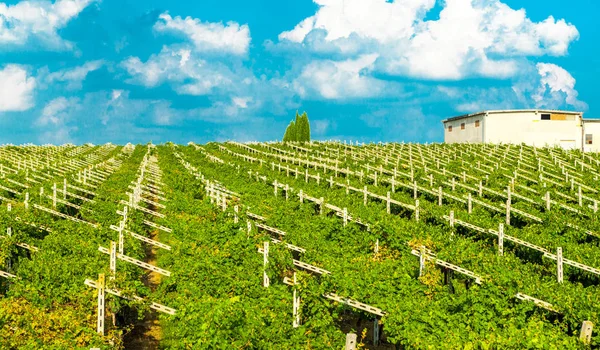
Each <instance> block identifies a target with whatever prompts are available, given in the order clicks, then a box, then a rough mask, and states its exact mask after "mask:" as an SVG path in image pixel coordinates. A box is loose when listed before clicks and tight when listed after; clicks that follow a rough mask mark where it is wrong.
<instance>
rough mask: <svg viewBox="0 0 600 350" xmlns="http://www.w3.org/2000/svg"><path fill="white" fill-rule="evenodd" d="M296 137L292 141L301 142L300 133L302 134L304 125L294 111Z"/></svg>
mask: <svg viewBox="0 0 600 350" xmlns="http://www.w3.org/2000/svg"><path fill="white" fill-rule="evenodd" d="M295 124H296V136H295V138H294V140H293V141H302V133H303V130H302V129H303V128H304V125H303V124H302V117H301V116H300V114H298V111H296V121H295Z"/></svg>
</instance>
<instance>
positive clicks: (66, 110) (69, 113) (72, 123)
mask: <svg viewBox="0 0 600 350" xmlns="http://www.w3.org/2000/svg"><path fill="white" fill-rule="evenodd" d="M81 111H82V106H81V104H80V101H79V99H78V98H76V97H69V98H67V97H63V96H60V97H57V98H54V99H52V100H50V101H49V102H48V103H46V105H45V106H44V109H43V110H42V114H41V115H40V116H39V118H38V119H37V121H36V123H35V126H36V127H38V128H40V129H43V131H42V132H41V133H40V135H39V140H38V141H39V142H41V143H52V144H64V143H69V142H73V137H72V133H73V132H75V131H77V130H78V129H79V127H78V126H77V125H76V124H77V123H76V121H77V118H76V116H77V114H78V113H81Z"/></svg>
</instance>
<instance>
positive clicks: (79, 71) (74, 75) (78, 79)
mask: <svg viewBox="0 0 600 350" xmlns="http://www.w3.org/2000/svg"><path fill="white" fill-rule="evenodd" d="M102 65H104V61H102V60H97V61H90V62H86V63H85V64H83V65H82V66H79V67H75V68H69V69H63V70H60V71H57V72H53V73H50V74H48V75H47V76H46V77H45V79H44V80H45V82H46V83H48V84H52V83H54V82H67V89H70V90H75V89H81V83H82V82H83V81H84V80H85V78H86V77H87V75H88V73H90V72H93V71H95V70H98V69H100V67H102Z"/></svg>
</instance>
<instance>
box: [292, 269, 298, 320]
mask: <svg viewBox="0 0 600 350" xmlns="http://www.w3.org/2000/svg"><path fill="white" fill-rule="evenodd" d="M298 294H299V293H298V290H297V288H296V273H295V272H294V295H293V298H294V300H293V302H294V305H293V310H292V311H293V315H294V320H293V321H292V326H293V327H294V328H298V327H299V326H300V295H298Z"/></svg>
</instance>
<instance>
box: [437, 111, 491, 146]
mask: <svg viewBox="0 0 600 350" xmlns="http://www.w3.org/2000/svg"><path fill="white" fill-rule="evenodd" d="M483 117H484V115H483V114H482V115H477V116H473V117H467V118H461V119H459V120H452V121H448V122H446V123H444V141H445V142H446V143H463V142H464V143H466V142H470V143H478V142H479V143H480V142H483V127H484V126H483V124H484V121H483ZM476 121H479V126H478V127H476V126H475V122H476ZM462 123H464V124H465V128H464V130H462V129H461V128H460V126H461V124H462ZM450 126H452V131H449V130H450V129H449V127H450Z"/></svg>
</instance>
